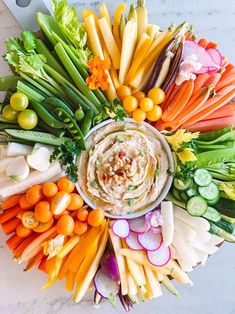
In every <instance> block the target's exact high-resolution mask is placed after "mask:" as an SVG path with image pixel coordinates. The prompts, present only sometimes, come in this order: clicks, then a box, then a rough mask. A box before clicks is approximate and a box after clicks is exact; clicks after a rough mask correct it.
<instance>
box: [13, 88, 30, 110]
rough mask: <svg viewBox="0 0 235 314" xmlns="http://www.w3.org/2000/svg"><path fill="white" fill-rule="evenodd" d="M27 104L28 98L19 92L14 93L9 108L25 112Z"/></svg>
mask: <svg viewBox="0 0 235 314" xmlns="http://www.w3.org/2000/svg"><path fill="white" fill-rule="evenodd" d="M28 104H29V100H28V97H27V96H26V95H25V94H23V93H21V92H16V93H14V94H13V95H12V96H11V99H10V105H11V108H12V109H14V110H16V111H22V110H25V109H26V108H27V107H28Z"/></svg>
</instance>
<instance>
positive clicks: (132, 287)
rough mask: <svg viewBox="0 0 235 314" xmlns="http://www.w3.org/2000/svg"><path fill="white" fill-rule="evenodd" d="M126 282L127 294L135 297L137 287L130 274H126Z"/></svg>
mask: <svg viewBox="0 0 235 314" xmlns="http://www.w3.org/2000/svg"><path fill="white" fill-rule="evenodd" d="M127 281H128V294H130V295H136V294H137V285H136V283H135V280H134V278H133V277H132V275H131V274H130V273H128V274H127Z"/></svg>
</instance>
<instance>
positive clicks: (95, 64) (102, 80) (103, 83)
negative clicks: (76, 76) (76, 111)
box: [86, 56, 111, 91]
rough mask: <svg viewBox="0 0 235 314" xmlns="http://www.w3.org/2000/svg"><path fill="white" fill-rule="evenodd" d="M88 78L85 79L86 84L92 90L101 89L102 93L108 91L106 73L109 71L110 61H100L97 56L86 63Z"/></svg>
mask: <svg viewBox="0 0 235 314" xmlns="http://www.w3.org/2000/svg"><path fill="white" fill-rule="evenodd" d="M87 64H88V67H89V72H90V74H91V75H90V76H89V77H87V79H86V83H87V85H88V87H89V88H90V89H92V90H95V89H97V88H101V89H102V90H103V91H106V90H107V89H109V86H110V84H109V82H108V75H107V73H106V71H107V70H108V69H110V66H111V64H110V61H109V60H108V59H105V60H102V59H100V57H99V56H95V57H94V58H92V59H91V60H89V61H88V62H87Z"/></svg>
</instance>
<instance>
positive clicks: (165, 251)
mask: <svg viewBox="0 0 235 314" xmlns="http://www.w3.org/2000/svg"><path fill="white" fill-rule="evenodd" d="M147 258H148V260H149V262H150V263H151V264H153V265H155V266H158V267H162V266H164V265H166V264H167V263H168V262H169V260H170V259H171V249H170V247H169V246H168V247H164V246H162V247H161V248H160V249H159V250H156V251H147Z"/></svg>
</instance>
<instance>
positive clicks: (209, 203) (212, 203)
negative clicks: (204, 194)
mask: <svg viewBox="0 0 235 314" xmlns="http://www.w3.org/2000/svg"><path fill="white" fill-rule="evenodd" d="M219 200H220V195H218V196H217V197H216V198H214V199H213V200H207V204H208V205H215V204H217V203H218V202H219Z"/></svg>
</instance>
